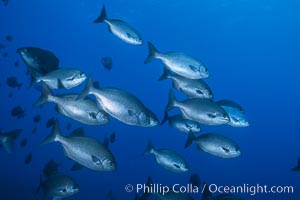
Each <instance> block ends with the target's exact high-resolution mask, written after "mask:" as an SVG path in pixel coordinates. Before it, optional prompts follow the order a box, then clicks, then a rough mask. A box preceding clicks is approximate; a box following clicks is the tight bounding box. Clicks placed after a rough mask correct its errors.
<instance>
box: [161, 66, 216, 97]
mask: <svg viewBox="0 0 300 200" xmlns="http://www.w3.org/2000/svg"><path fill="white" fill-rule="evenodd" d="M167 78H170V79H172V85H173V88H175V89H177V90H179V91H181V92H183V93H184V94H186V95H187V96H189V97H191V98H203V99H213V93H212V90H211V89H210V87H209V86H208V85H207V83H205V82H204V81H203V80H202V79H188V78H185V77H183V76H179V75H177V74H172V73H170V71H169V70H167V69H166V68H165V69H164V73H163V74H162V76H161V77H160V78H159V81H161V80H164V79H167Z"/></svg>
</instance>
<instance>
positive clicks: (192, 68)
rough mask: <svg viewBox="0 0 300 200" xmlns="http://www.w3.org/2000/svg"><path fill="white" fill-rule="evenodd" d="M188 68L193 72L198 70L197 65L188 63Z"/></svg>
mask: <svg viewBox="0 0 300 200" xmlns="http://www.w3.org/2000/svg"><path fill="white" fill-rule="evenodd" d="M189 67H190V69H191V70H193V71H194V72H198V71H199V69H198V67H195V66H194V65H189Z"/></svg>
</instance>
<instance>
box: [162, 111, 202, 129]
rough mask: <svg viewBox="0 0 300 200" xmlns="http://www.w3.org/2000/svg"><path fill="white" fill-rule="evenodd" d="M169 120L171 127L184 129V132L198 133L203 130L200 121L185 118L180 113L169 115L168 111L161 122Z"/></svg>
mask: <svg viewBox="0 0 300 200" xmlns="http://www.w3.org/2000/svg"><path fill="white" fill-rule="evenodd" d="M167 120H168V121H169V125H170V126H171V127H173V128H175V129H177V130H179V131H182V132H184V133H189V132H193V133H196V132H200V131H201V127H200V124H199V123H197V122H194V121H192V120H189V119H185V118H183V117H182V116H181V115H180V114H177V115H174V116H171V117H169V116H168V113H165V117H164V119H163V121H162V122H161V124H164V123H165V122H166V121H167Z"/></svg>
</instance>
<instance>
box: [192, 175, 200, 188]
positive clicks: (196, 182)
mask: <svg viewBox="0 0 300 200" xmlns="http://www.w3.org/2000/svg"><path fill="white" fill-rule="evenodd" d="M190 183H191V184H192V185H193V186H197V187H199V186H200V183H201V182H200V177H199V175H198V174H191V177H190Z"/></svg>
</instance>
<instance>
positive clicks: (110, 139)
mask: <svg viewBox="0 0 300 200" xmlns="http://www.w3.org/2000/svg"><path fill="white" fill-rule="evenodd" d="M109 142H110V143H115V142H116V132H115V131H114V132H112V133H111V135H110V136H109Z"/></svg>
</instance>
